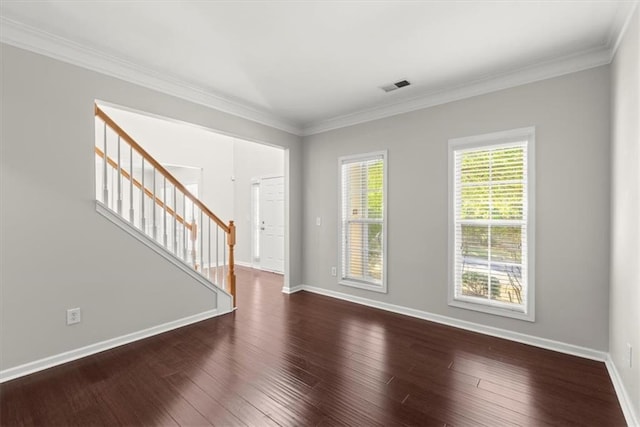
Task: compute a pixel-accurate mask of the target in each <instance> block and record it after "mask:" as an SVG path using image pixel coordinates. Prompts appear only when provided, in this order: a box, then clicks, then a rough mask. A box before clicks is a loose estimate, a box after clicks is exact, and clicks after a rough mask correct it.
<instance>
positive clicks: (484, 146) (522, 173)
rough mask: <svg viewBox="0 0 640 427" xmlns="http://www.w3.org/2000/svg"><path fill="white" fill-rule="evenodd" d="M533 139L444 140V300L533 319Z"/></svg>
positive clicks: (517, 133)
mask: <svg viewBox="0 0 640 427" xmlns="http://www.w3.org/2000/svg"><path fill="white" fill-rule="evenodd" d="M534 136H535V129H534V128H524V129H515V130H511V131H506V132H498V133H493V134H488V135H480V136H475V137H468V138H459V139H453V140H450V141H449V168H450V169H449V176H450V178H449V179H450V181H449V195H450V214H449V221H450V222H449V260H450V261H449V271H450V276H449V277H450V280H449V305H452V306H456V307H462V308H467V309H471V310H477V311H483V312H486V313H492V314H498V315H503V316H508V317H514V318H519V319H523V320H529V321H533V320H534V310H533V308H534V281H533V272H534V269H533V255H534V250H533V248H534V246H533V243H534V242H533V238H534V231H533V230H534V221H533V220H534V218H533V211H534V210H533V195H534V192H533V183H534V182H533V171H534V165H533V161H534V155H533V152H534V151H533V148H534Z"/></svg>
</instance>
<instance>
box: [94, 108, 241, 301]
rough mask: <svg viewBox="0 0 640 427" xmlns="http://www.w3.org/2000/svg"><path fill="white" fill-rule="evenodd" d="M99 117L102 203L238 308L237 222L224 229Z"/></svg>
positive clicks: (97, 151)
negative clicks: (228, 297)
mask: <svg viewBox="0 0 640 427" xmlns="http://www.w3.org/2000/svg"><path fill="white" fill-rule="evenodd" d="M95 116H96V119H97V120H98V122H97V125H102V129H101V130H102V132H101V136H102V138H100V137H98V138H96V146H95V149H94V151H95V154H96V159H97V162H96V186H97V189H96V195H97V197H98V200H99V201H100V202H102V204H103V205H104V206H105V207H107V208H109V209H111V210H112V211H114V212H116V213H117V214H119V215H120V216H122V217H123V218H124V219H125V220H127V221H129V223H130V224H131V225H132V226H133V227H135V228H137V229H138V230H140V231H141V232H143V233H144V234H146V235H147V236H148V237H149V238H151V239H153V240H155V241H156V242H157V243H158V244H160V245H162V246H164V248H165V249H166V250H168V251H169V252H171V253H172V254H173V255H174V256H176V257H177V258H178V259H180V260H182V261H183V262H185V263H186V264H188V265H190V266H191V267H192V268H193V269H194V270H195V271H196V272H198V273H199V274H200V275H201V276H202V277H204V278H205V279H207V280H208V281H210V282H211V283H213V284H214V285H216V286H218V287H221V288H222V289H225V290H226V291H227V292H229V293H230V294H231V296H232V297H233V307H234V308H235V307H236V275H235V260H234V247H235V244H236V226H235V224H234V222H233V221H229V224H225V223H224V222H223V221H222V220H221V219H220V218H218V216H216V215H215V214H214V213H213V212H211V210H210V209H209V208H208V207H207V206H206V205H205V204H204V203H203V202H202V201H201V200H200V199H198V198H197V197H196V196H194V195H193V194H192V193H191V192H190V191H189V190H188V189H187V187H186V186H185V185H183V184H182V183H181V182H180V181H178V180H177V179H176V178H175V177H174V176H173V175H172V174H171V173H170V172H169V171H168V170H167V169H166V168H165V167H164V166H162V165H161V164H160V163H159V162H158V161H157V160H156V159H154V158H153V157H152V156H151V155H150V154H149V153H148V152H147V151H146V150H144V149H143V148H142V147H141V146H140V144H138V143H137V142H136V141H135V140H134V139H133V138H132V137H131V136H130V135H129V134H128V133H127V132H125V131H124V130H123V129H122V128H121V127H120V126H119V125H118V124H117V123H115V122H114V121H113V119H111V117H109V116H108V115H107V114H106V113H105V112H104V111H102V110H101V109H100V107H98V106H97V105H96V106H95ZM97 131H98V129H97ZM100 139H101V140H100ZM99 144H100V145H101V146H99ZM112 156H113V157H112ZM212 241H213V244H212ZM220 246H222V251H220V250H219V247H220ZM227 249H228V260H227Z"/></svg>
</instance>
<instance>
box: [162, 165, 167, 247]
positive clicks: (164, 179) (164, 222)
mask: <svg viewBox="0 0 640 427" xmlns="http://www.w3.org/2000/svg"><path fill="white" fill-rule="evenodd" d="M162 185H163V190H162V201H163V206H164V209H163V211H164V214H163V215H162V233H163V235H164V247H165V248H166V247H167V177H166V176H164V175H162Z"/></svg>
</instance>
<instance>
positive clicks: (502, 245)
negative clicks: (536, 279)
mask: <svg viewBox="0 0 640 427" xmlns="http://www.w3.org/2000/svg"><path fill="white" fill-rule="evenodd" d="M495 261H498V262H508V263H513V264H520V263H522V227H521V226H519V225H517V226H492V227H491V262H495Z"/></svg>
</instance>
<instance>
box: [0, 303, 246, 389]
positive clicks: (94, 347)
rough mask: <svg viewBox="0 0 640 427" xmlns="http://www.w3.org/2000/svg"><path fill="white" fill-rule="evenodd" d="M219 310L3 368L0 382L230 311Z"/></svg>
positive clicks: (0, 372) (0, 373)
mask: <svg viewBox="0 0 640 427" xmlns="http://www.w3.org/2000/svg"><path fill="white" fill-rule="evenodd" d="M232 311H233V310H231V311H226V312H221V311H220V310H218V309H214V310H208V311H205V312H202V313H198V314H194V315H193V316H188V317H184V318H182V319H178V320H174V321H172V322H167V323H163V324H161V325H157V326H152V327H150V328H147V329H143V330H141V331H137V332H132V333H130V334H126V335H122V336H119V337H116V338H112V339H108V340H105V341H101V342H98V343H95V344H90V345H88V346H85V347H81V348H77V349H74V350H70V351H65V352H64V353H60V354H55V355H53V356H49V357H45V358H43V359H39V360H35V361H33V362H29V363H25V364H23V365H19V366H15V367H13V368H9V369H4V370H2V371H0V383H3V382H5V381H10V380H13V379H16V378H19V377H23V376H25V375H29V374H33V373H35V372H38V371H42V370H45V369H48V368H52V367H54V366H58V365H62V364H64V363H68V362H71V361H74V360H77V359H80V358H83V357H87V356H91V355H92V354H96V353H100V352H103V351H106V350H110V349H112V348H115V347H120V346H121V345H124V344H129V343H132V342H134V341H139V340H141V339H144V338H148V337H151V336H154V335H158V334H161V333H163V332H168V331H171V330H173V329H177V328H181V327H183V326H187V325H190V324H192V323H196V322H201V321H203V320H206V319H211V318H212V317H216V316H221V315H223V314H227V313H230V312H232Z"/></svg>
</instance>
